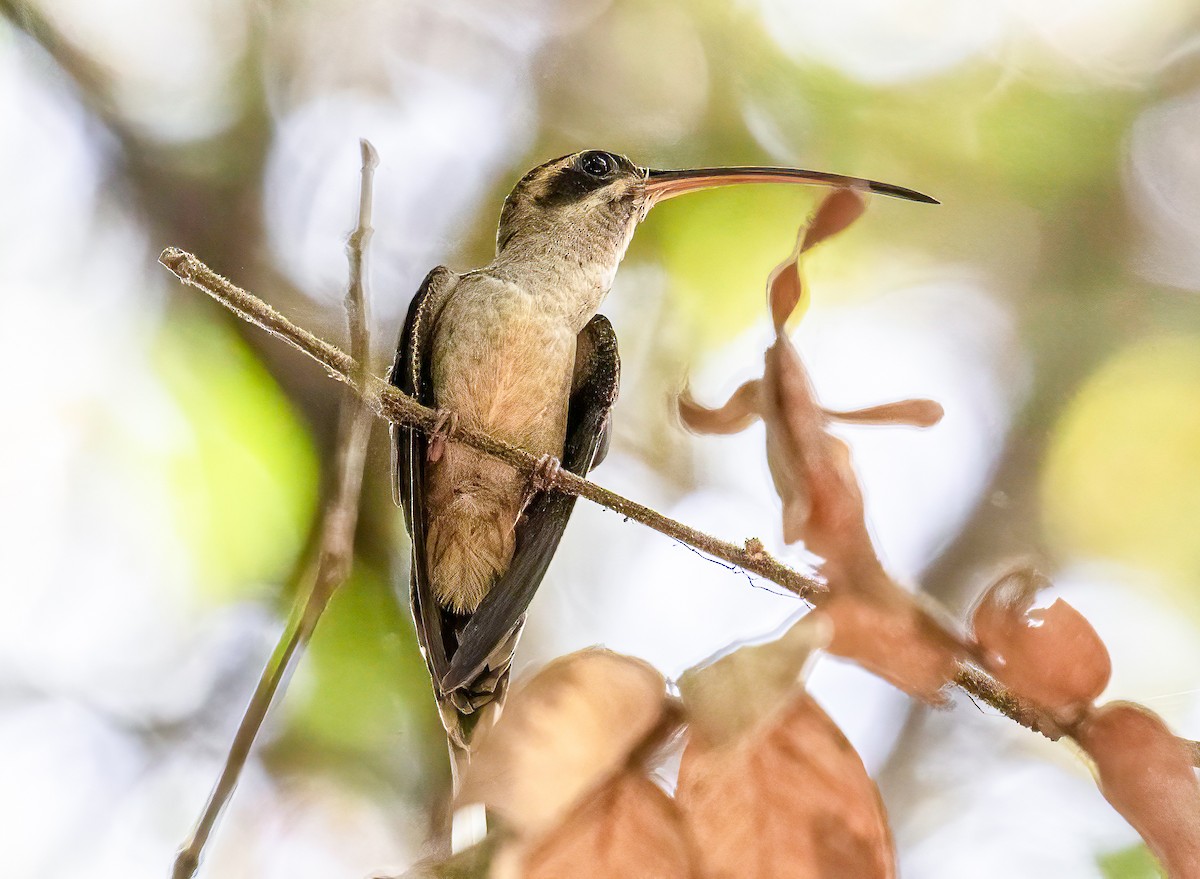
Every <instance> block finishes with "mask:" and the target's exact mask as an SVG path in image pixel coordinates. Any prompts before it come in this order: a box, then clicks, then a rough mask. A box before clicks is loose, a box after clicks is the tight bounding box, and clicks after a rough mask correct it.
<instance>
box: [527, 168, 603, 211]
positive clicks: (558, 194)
mask: <svg viewBox="0 0 1200 879" xmlns="http://www.w3.org/2000/svg"><path fill="white" fill-rule="evenodd" d="M609 182H610V181H609V180H608V179H605V178H601V179H597V178H595V177H592V176H589V175H588V174H585V173H583V172H582V171H580V170H579V169H577V168H573V167H570V166H568V167H566V168H560V169H559V170H558V171H556V172H555V173H554V176H552V177H551V178H550V179H549V180H548V181H547V183H546V189H545V191H544V192H542V193H541V194H540V195H538V196H537V198H536V199H535V201H536V202H537V203H538V204H539V205H540V206H542V207H557V206H559V205H565V204H571V203H572V202H577V201H581V200H583V199H584V198H585V197H586V196H587V194H588V193H589V192H595V191H596V190H597V189H602V188H603V187H605V186H607V185H608V183H609Z"/></svg>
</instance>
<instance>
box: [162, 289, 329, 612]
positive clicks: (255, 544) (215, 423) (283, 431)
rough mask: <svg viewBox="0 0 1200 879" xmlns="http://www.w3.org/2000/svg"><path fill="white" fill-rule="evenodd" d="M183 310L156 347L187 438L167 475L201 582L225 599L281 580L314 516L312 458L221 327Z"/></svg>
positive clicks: (286, 409)
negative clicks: (184, 426)
mask: <svg viewBox="0 0 1200 879" xmlns="http://www.w3.org/2000/svg"><path fill="white" fill-rule="evenodd" d="M184 312H185V313H186V317H185V315H184V314H180V315H178V316H176V317H175V318H173V319H171V320H168V321H167V322H165V323H164V324H163V326H162V328H161V330H160V333H159V338H158V340H157V342H156V345H155V350H156V355H157V356H156V365H157V368H158V371H159V375H160V376H161V377H162V380H163V382H164V384H165V386H166V387H167V389H168V390H169V391H170V392H171V394H172V395H173V396H174V398H175V401H176V403H177V404H178V407H179V415H180V417H181V418H182V419H183V420H184V422H185V424H186V426H187V429H188V431H189V436H188V437H187V439H186V440H185V442H184V443H183V444H182V449H181V451H180V453H179V454H178V455H177V456H176V457H175V459H174V460H173V461H172V462H171V465H170V467H169V476H168V478H169V479H170V480H171V484H172V489H173V491H172V494H173V497H174V499H175V502H176V508H175V510H176V516H177V519H178V529H179V533H180V535H181V537H182V538H183V539H184V541H185V542H186V543H187V545H188V546H189V548H190V549H191V551H192V554H193V557H194V559H195V564H196V567H197V571H198V574H199V582H200V583H201V584H202V585H203V588H204V589H205V591H206V592H207V593H208V595H209V596H210V598H211V599H213V600H217V601H228V600H230V599H232V598H235V597H236V598H244V597H246V596H247V595H248V590H258V589H261V588H262V587H263V585H264V584H278V583H279V582H280V581H281V580H282V579H283V578H284V577H285V576H286V574H287V572H288V571H289V569H290V567H291V565H292V564H293V563H294V561H295V558H296V555H297V553H298V552H299V550H300V547H301V545H302V544H303V542H304V538H305V532H306V528H307V526H308V523H309V521H310V520H311V519H312V516H313V514H314V510H315V504H316V495H317V468H318V464H317V457H316V452H315V450H314V448H313V443H312V440H311V438H310V436H309V433H308V430H307V429H306V428H305V426H304V424H303V422H302V420H301V418H300V416H299V415H298V413H297V412H296V410H295V408H294V407H293V405H292V404H291V403H290V402H289V401H288V399H287V397H286V396H285V395H284V394H283V393H282V392H281V390H280V388H279V386H278V385H277V384H276V383H275V381H274V379H273V378H272V377H271V375H270V374H269V373H268V372H267V371H266V369H264V368H263V366H262V363H261V362H260V361H259V360H258V358H257V357H256V356H255V355H254V352H252V351H251V350H250V349H249V348H248V347H247V346H246V344H245V342H243V341H242V340H241V338H240V337H239V336H238V335H237V334H236V333H235V332H234V331H233V329H232V328H231V327H230V326H229V325H228V323H226V322H224V321H223V320H219V319H218V317H219V316H218V315H215V314H207V313H205V314H201V313H199V309H190V308H189V309H185V310H184Z"/></svg>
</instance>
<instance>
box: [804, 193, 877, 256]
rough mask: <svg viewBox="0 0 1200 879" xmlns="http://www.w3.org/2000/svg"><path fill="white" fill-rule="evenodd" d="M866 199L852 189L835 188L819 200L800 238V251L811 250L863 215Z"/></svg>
mask: <svg viewBox="0 0 1200 879" xmlns="http://www.w3.org/2000/svg"><path fill="white" fill-rule="evenodd" d="M866 209H867V200H866V199H865V198H863V196H862V194H861V193H859V192H855V191H854V190H853V189H835V190H834V191H833V192H831V193H830V194H829V195H827V196H826V197H825V199H824V200H823V201H822V202H821V204H820V206H819V207H818V208H817V212H816V214H815V215H814V216H813V218H812V220H811V221H809V224H808V228H807V229H806V230H805V231H804V234H803V235H802V236H801V239H800V253H804V252H805V251H808V250H812V249H813V248H814V247H816V246H817V245H818V244H820V243H821V242H822V241H824V240H825V239H826V238H829V237H831V236H833V235H836V234H837V233H838V232H841V231H842V230H843V229H845V228H846V227H847V226H849V225H850V224H851V223H853V222H854V221H855V220H857V219H858V218H859V217H861V216H862V215H863V213H864V212H865V211H866Z"/></svg>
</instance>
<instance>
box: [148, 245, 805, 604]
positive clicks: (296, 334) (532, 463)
mask: <svg viewBox="0 0 1200 879" xmlns="http://www.w3.org/2000/svg"><path fill="white" fill-rule="evenodd" d="M158 261H159V262H160V263H162V264H163V265H164V266H166V267H167V268H168V269H170V270H171V271H172V272H173V273H174V274H175V275H176V276H177V277H178V278H179V279H180V280H181V281H183V282H184V283H185V284H191V285H192V286H193V287H198V288H199V289H201V290H203V291H204V292H205V293H207V294H209V295H210V296H212V297H213V298H214V299H216V300H217V301H218V302H220V303H221V304H222V305H224V306H225V307H226V308H229V309H230V310H232V311H233V312H234V313H236V314H238V315H239V316H241V317H242V318H243V319H245V320H247V321H249V322H250V323H252V324H254V325H256V326H258V327H261V328H262V329H264V330H266V331H267V332H268V333H270V334H271V335H273V336H276V337H277V338H279V339H282V340H283V341H285V342H287V343H288V344H289V345H291V346H292V347H294V348H296V349H297V350H299V351H302V352H303V353H305V354H307V355H308V356H309V357H311V358H313V359H314V360H316V361H317V362H318V363H320V364H321V365H322V366H324V367H325V369H326V371H328V372H329V374H330V375H331V376H332V377H333V378H336V379H338V380H339V381H343V382H346V383H347V384H349V385H350V386H351V387H353V388H354V389H355V390H356V391H357V392H358V393H359V394H360V395H361V396H362V399H363V402H364V403H365V404H366V405H367V406H369V407H370V408H371V409H372V411H374V412H375V413H376V414H377V415H379V416H381V417H383V418H386V419H387V420H388V421H391V422H393V423H395V424H410V425H413V426H415V427H418V428H420V429H422V430H426V431H428V430H432V429H433V428H434V427H435V425H436V423H437V421H438V415H437V413H436V412H435V411H434V410H433V409H430V408H428V407H426V406H422V405H421V404H420V403H418V402H417V401H416V400H414V399H413V398H412V397H409V396H408V395H406V394H403V393H401V392H400V391H399V390H398V389H396V388H394V387H392V386H391V385H390V384H388V383H386V382H384V381H382V380H381V379H379V378H377V377H375V376H372V375H368V376H367V377H366V380H365V381H363V382H362V383H361V384H360V383H356V382H355V380H354V376H355V375H356V374H357V371H358V369H359V366H358V364H357V363H356V362H355V360H354V358H353V357H350V356H349V355H347V354H346V353H345V352H344V351H340V350H339V349H337V348H335V347H334V346H333V345H330V344H329V343H328V342H326V341H324V340H323V339H318V338H317V337H316V336H314V335H313V334H312V333H310V332H308V330H305V329H303V328H301V327H298V326H296V325H295V324H294V323H292V322H291V321H289V320H288V319H287V318H286V317H284V316H283V315H282V314H280V313H279V312H278V311H276V310H275V309H273V308H272V307H271V306H269V305H267V304H266V303H265V302H263V301H262V300H261V299H259V298H258V297H256V296H254V295H252V294H250V293H247V292H246V291H245V290H243V289H241V288H240V287H237V286H235V285H234V284H232V283H230V281H229V280H227V279H226V278H223V277H221V276H220V275H218V274H217V273H216V272H214V271H213V270H212V269H210V268H209V267H208V266H206V265H205V264H204V263H202V262H201V261H200V260H199V259H197V258H196V257H194V256H193V255H192V254H190V253H187V252H186V251H183V250H180V249H178V248H176V247H168V248H167V249H166V250H164V251H163V252H162V254H161V255H160V256H159V258H158ZM454 441H455V442H460V443H463V444H464V445H468V446H471V447H472V448H475V449H478V450H479V451H481V452H485V453H487V454H489V455H492V456H493V457H496V458H499V459H500V460H501V461H504V462H505V463H506V464H508V465H510V466H511V467H513V468H514V469H516V470H518V471H519V472H521V473H532V472H533V470H534V468H535V467H536V466H537V464H538V461H539V459H538V458H537V457H536V456H535V455H533V454H531V453H530V452H527V451H525V450H524V449H519V448H517V447H516V446H513V445H510V444H509V443H506V442H503V441H501V440H498V439H495V438H494V437H491V436H488V435H487V434H485V433H483V432H481V431H477V430H473V429H470V428H465V427H463V428H460V429H459V430H458V431H456V433H455V435H454ZM549 487H551V488H553V489H555V490H557V491H562V492H565V493H567V494H573V495H576V496H578V497H581V498H586V499H587V500H589V501H592V502H593V503H597V504H600V505H601V506H603V507H607V508H608V509H610V510H612V511H613V512H615V513H620V514H621V515H622V516H624V517H626V518H627V519H633V520H635V521H637V522H641V523H642V524H643V525H646V526H648V527H650V528H653V529H654V530H655V531H660V532H662V533H663V534H666V535H667V536H668V537H672V538H674V539H675V540H678V541H679V542H680V543H686V544H688V545H689V546H693V547H695V548H696V549H698V550H700V551H701V552H704V553H707V554H708V555H711V556H713V557H714V558H718V559H721V560H723V561H726V562H729V563H731V564H734V565H737V566H738V567H740V568H744V569H745V570H747V571H750V572H751V573H754V574H758V575H759V576H761V577H763V578H765V579H767V580H770V581H771V582H772V583H776V584H778V585H780V586H782V587H783V588H784V589H787V590H788V591H789V592H794V593H795V594H796V595H798V596H800V597H801V598H808V597H809V596H811V595H813V594H815V593H817V592H821V591H823V589H824V587H823V586H822V585H821V583H820V582H819V581H817V580H816V579H814V578H812V577H808V576H805V575H803V574H801V573H799V572H798V571H794V570H792V569H791V568H789V567H787V566H786V565H784V564H781V563H780V562H779V561H777V560H776V559H774V558H773V557H771V556H770V555H768V554H767V553H766V552H764V551H763V550H762V547H761V545H760V544H758V542H757V541H751V542H748V543H747V545H746V546H735V545H734V544H732V543H728V542H726V541H724V540H718V539H717V538H715V537H712V536H710V535H708V534H705V533H704V532H702V531H698V530H696V529H695V528H691V527H689V526H687V525H684V524H683V523H681V522H677V521H675V520H674V519H670V518H668V517H666V516H664V515H662V514H661V513H659V512H657V511H655V510H652V509H650V508H649V507H647V506H644V505H642V504H639V503H637V502H636V501H631V500H629V499H628V498H625V497H622V496H621V495H619V494H616V493H614V492H611V491H609V490H608V489H606V488H601V487H600V486H599V485H597V484H596V483H594V482H589V481H588V480H586V479H583V478H581V477H579V476H576V475H575V474H574V473H571V472H569V471H567V470H560V471H559V472H558V475H557V476H555V477H554V478H553V479H552V480H550V484H549Z"/></svg>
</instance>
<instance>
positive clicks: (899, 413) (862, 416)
mask: <svg viewBox="0 0 1200 879" xmlns="http://www.w3.org/2000/svg"><path fill="white" fill-rule="evenodd" d="M822 411H823V412H824V413H825V417H826V418H827V419H829V420H830V421H841V422H842V423H844V424H879V425H900V424H905V425H908V426H909V427H933V426H934V425H935V424H937V423H938V422H939V421H941V420H942V416H943V415H945V414H946V410H945V409H943V408H942V404H941V403H938V402H937V401H936V400H898V401H896V402H895V403H883V404H881V405H879V406H869V407H867V408H865V409H853V410H850V411H849V412H834V411H830V410H829V409H823V410H822Z"/></svg>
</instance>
